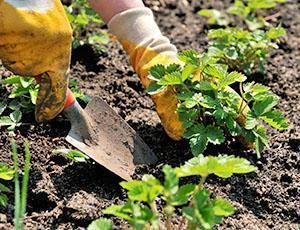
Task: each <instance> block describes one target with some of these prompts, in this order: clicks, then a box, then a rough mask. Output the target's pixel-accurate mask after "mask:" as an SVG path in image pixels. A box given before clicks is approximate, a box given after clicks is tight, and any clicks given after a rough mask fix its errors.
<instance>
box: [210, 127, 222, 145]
mask: <svg viewBox="0 0 300 230" xmlns="http://www.w3.org/2000/svg"><path fill="white" fill-rule="evenodd" d="M205 136H206V138H207V140H208V142H210V143H212V144H214V145H219V144H221V143H223V142H224V141H225V137H224V134H223V131H222V130H221V129H220V128H219V127H215V126H212V125H208V126H207V127H206V129H205Z"/></svg>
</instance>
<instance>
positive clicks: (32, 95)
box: [0, 75, 39, 132]
mask: <svg viewBox="0 0 300 230" xmlns="http://www.w3.org/2000/svg"><path fill="white" fill-rule="evenodd" d="M0 83H1V84H3V85H12V87H11V92H10V94H9V96H8V99H1V100H0V127H1V126H8V131H9V132H13V131H14V129H15V128H16V127H18V126H20V125H21V124H22V122H21V119H22V115H23V114H24V113H29V112H31V111H32V110H33V108H34V105H35V104H36V99H37V95H38V90H39V85H37V84H36V82H35V79H34V78H31V77H22V76H18V75H13V76H11V77H8V78H6V79H4V80H1V81H0ZM2 114H5V115H4V116H1V115H2Z"/></svg>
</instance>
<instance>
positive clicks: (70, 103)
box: [64, 88, 76, 110]
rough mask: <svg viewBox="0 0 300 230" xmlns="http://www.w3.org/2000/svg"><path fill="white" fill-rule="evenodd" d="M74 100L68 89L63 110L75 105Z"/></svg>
mask: <svg viewBox="0 0 300 230" xmlns="http://www.w3.org/2000/svg"><path fill="white" fill-rule="evenodd" d="M75 101H76V99H75V96H74V94H73V93H72V91H71V90H70V89H69V88H68V89H67V99H66V103H65V106H64V110H65V109H67V108H69V107H70V106H72V105H73V104H74V103H75Z"/></svg>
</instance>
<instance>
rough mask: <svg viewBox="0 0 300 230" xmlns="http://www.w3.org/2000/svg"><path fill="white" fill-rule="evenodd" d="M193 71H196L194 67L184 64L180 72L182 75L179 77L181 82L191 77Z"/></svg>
mask: <svg viewBox="0 0 300 230" xmlns="http://www.w3.org/2000/svg"><path fill="white" fill-rule="evenodd" d="M195 69H196V66H195V65H191V64H186V65H185V66H184V68H183V70H182V75H181V78H182V82H184V81H185V80H186V79H188V78H189V77H190V76H192V75H193V73H194V71H195Z"/></svg>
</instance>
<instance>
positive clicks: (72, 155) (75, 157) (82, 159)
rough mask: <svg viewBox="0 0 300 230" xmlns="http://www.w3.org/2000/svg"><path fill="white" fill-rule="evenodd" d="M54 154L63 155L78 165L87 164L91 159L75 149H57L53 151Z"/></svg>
mask: <svg viewBox="0 0 300 230" xmlns="http://www.w3.org/2000/svg"><path fill="white" fill-rule="evenodd" d="M52 153H53V154H62V155H64V156H66V157H67V158H69V159H70V160H72V161H74V162H77V163H86V162H87V161H88V160H89V159H90V158H89V157H88V156H87V155H85V154H84V153H82V152H80V151H78V150H73V149H56V150H53V151H52Z"/></svg>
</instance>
